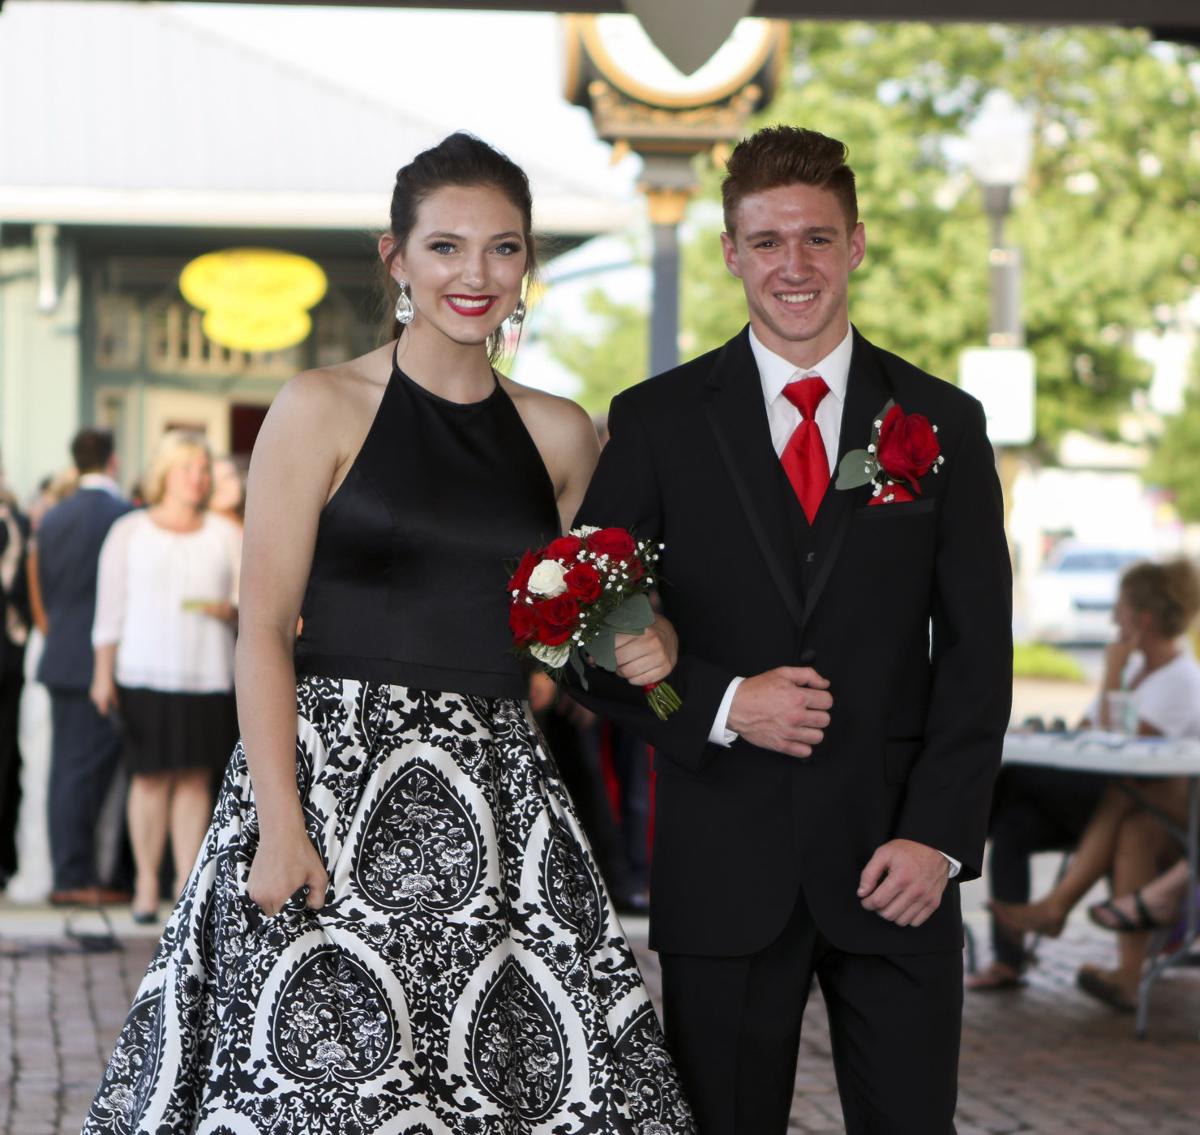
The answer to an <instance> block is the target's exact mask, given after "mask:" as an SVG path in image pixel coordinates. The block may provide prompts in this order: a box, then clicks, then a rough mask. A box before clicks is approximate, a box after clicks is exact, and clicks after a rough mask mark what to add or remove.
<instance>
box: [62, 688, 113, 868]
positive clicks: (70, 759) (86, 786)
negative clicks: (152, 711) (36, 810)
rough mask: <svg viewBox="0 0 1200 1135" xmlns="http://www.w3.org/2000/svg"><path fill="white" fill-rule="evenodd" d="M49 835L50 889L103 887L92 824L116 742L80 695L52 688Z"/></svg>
mask: <svg viewBox="0 0 1200 1135" xmlns="http://www.w3.org/2000/svg"><path fill="white" fill-rule="evenodd" d="M50 717H51V724H52V727H53V735H52V739H51V747H50V784H49V790H48V797H49V801H48V803H49V813H50V815H49V835H50V858H51V861H52V862H53V867H54V889H55V890H56V891H62V890H73V889H74V888H76V887H90V886H94V885H95V884H97V883H100V882H107V880H101V879H99V878H98V877H97V869H96V825H97V823H98V822H99V819H100V812H101V810H102V809H103V807H104V801H105V797H106V796H107V795H108V791H109V788H110V787H111V786H112V782H113V778H114V776H115V775H116V773H117V765H118V758H119V757H120V753H121V737H120V734H119V733H118V732H117V729H116V728H115V726H114V725H113V723H112V721H110V720H109V719H108V718H105V717H101V716H100V714H99V713H98V712H97V711H96V707H95V706H94V705H92V702H91V699H90V698H89V697H88V695H87V692H86V691H85V690H62V689H51V691H50Z"/></svg>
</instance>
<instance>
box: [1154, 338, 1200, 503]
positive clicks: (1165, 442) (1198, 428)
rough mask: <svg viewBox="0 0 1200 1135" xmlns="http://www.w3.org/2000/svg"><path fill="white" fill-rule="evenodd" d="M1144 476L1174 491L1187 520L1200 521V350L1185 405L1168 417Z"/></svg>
mask: <svg viewBox="0 0 1200 1135" xmlns="http://www.w3.org/2000/svg"><path fill="white" fill-rule="evenodd" d="M1143 477H1144V479H1145V480H1146V481H1147V482H1149V483H1150V484H1152V485H1157V486H1159V487H1160V488H1164V489H1166V490H1167V491H1168V492H1169V493H1170V494H1171V496H1172V499H1173V501H1174V504H1175V508H1176V510H1177V511H1178V512H1179V515H1180V517H1181V518H1182V519H1183V520H1185V521H1188V522H1189V523H1192V524H1195V523H1197V522H1200V354H1198V355H1197V356H1196V357H1195V358H1193V361H1192V378H1191V382H1190V383H1189V384H1188V388H1187V390H1186V391H1185V392H1184V396H1183V406H1182V408H1181V409H1180V411H1179V413H1178V414H1173V415H1172V416H1171V417H1169V418H1168V419H1167V421H1166V424H1165V426H1164V428H1163V432H1162V436H1161V437H1160V438H1159V439H1158V442H1157V444H1156V445H1155V447H1154V450H1153V452H1152V453H1151V455H1150V462H1149V464H1148V465H1147V466H1146V470H1145V472H1144V474H1143Z"/></svg>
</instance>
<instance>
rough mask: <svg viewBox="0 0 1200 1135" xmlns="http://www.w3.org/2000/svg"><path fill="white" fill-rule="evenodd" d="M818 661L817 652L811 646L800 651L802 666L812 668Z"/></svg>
mask: <svg viewBox="0 0 1200 1135" xmlns="http://www.w3.org/2000/svg"><path fill="white" fill-rule="evenodd" d="M816 660H817V652H816V651H815V650H813V648H812V647H811V646H806V647H805V648H804V649H803V650H802V651H800V665H801V666H811V665H812V664H813V663H814V662H816Z"/></svg>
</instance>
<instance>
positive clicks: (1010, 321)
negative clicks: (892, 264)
mask: <svg viewBox="0 0 1200 1135" xmlns="http://www.w3.org/2000/svg"><path fill="white" fill-rule="evenodd" d="M967 143H968V147H969V155H970V156H969V165H970V167H971V172H972V173H973V174H974V175H975V177H976V179H977V180H978V181H979V183H980V185H982V186H983V204H984V208H985V209H986V210H987V214H988V218H989V219H990V221H991V226H992V241H991V243H992V247H991V251H990V252H989V253H988V263H989V264H990V265H991V315H990V319H989V325H988V345H989V346H992V347H1020V346H1022V345H1023V344H1024V342H1025V332H1024V328H1023V327H1022V325H1021V254H1020V252H1019V251H1018V250H1017V249H1015V248H1011V247H1009V246H1008V245H1007V244H1005V242H1004V220H1005V218H1006V217H1007V216H1008V213H1009V210H1010V209H1011V207H1012V193H1013V189H1014V188H1015V187H1016V186H1017V185H1020V184H1021V183H1022V182H1023V181H1024V180H1025V177H1026V175H1027V174H1028V173H1029V163H1030V160H1031V158H1032V157H1033V117H1032V116H1031V115H1030V114H1029V112H1028V111H1026V110H1024V109H1023V108H1022V107H1020V106H1019V105H1018V104H1017V102H1016V100H1015V99H1014V98H1013V97H1012V95H1010V94H1009V93H1008V92H1007V91H1002V90H993V91H989V92H988V93H987V95H986V96H985V97H984V100H983V106H982V107H981V109H980V111H979V113H978V114H977V115H976V116H975V118H974V120H973V121H972V122H971V125H970V126H969V127H968V128H967Z"/></svg>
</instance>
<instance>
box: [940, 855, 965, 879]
mask: <svg viewBox="0 0 1200 1135" xmlns="http://www.w3.org/2000/svg"><path fill="white" fill-rule="evenodd" d="M938 854H939V855H940V856H941V857H942V858H943V859H944V860H945V861H946V862H947V863H949V864H950V874H949V875H948V876H947V878H949V879H953V878H954V876H955V875H957V874H958V873H959V872H960V871H961V870H962V864H961V863H959V861H958V860H957V859H955V858H954V856H953V855H947V854H946V853H945V852H944V851H939V852H938Z"/></svg>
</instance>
